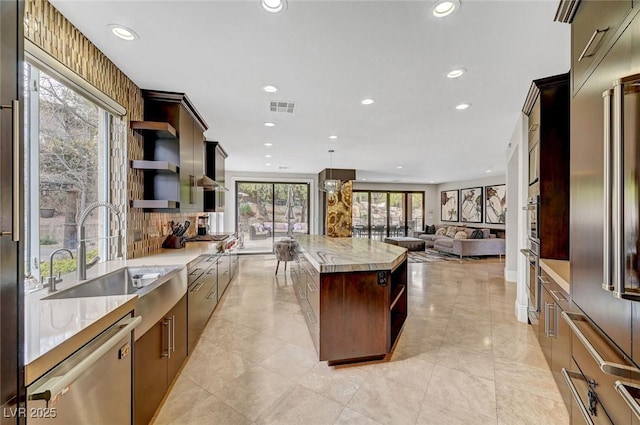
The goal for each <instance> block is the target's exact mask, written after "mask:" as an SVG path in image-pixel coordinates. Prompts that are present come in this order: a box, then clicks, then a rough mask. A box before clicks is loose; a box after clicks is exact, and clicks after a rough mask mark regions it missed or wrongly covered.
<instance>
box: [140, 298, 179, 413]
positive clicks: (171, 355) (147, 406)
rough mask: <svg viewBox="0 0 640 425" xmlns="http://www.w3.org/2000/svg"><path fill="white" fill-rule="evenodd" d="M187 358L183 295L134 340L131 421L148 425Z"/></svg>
mask: <svg viewBox="0 0 640 425" xmlns="http://www.w3.org/2000/svg"><path fill="white" fill-rule="evenodd" d="M186 357H187V297H186V295H185V296H184V297H182V299H180V301H178V302H177V303H176V305H175V306H174V307H173V308H172V309H171V310H170V311H168V312H167V314H165V315H164V317H163V318H162V319H161V320H159V321H158V322H157V323H156V324H155V325H154V326H153V327H152V328H151V329H149V330H148V331H147V332H146V333H145V334H144V335H143V336H142V337H140V339H138V340H137V341H136V342H135V348H134V369H133V423H134V425H147V424H148V423H149V422H150V421H151V418H152V417H153V415H154V413H155V411H156V409H157V408H158V406H159V405H160V402H161V401H162V399H163V397H164V395H165V393H166V392H167V389H168V388H169V386H170V385H171V383H172V382H173V378H174V377H175V376H176V374H177V372H178V370H179V369H180V367H181V366H182V363H183V362H184V360H185V359H186Z"/></svg>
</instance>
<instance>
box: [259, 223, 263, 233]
mask: <svg viewBox="0 0 640 425" xmlns="http://www.w3.org/2000/svg"><path fill="white" fill-rule="evenodd" d="M258 232H264V226H263V225H262V224H259V225H258Z"/></svg>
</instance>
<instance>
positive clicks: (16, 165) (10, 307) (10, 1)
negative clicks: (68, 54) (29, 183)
mask: <svg viewBox="0 0 640 425" xmlns="http://www.w3.org/2000/svg"><path fill="white" fill-rule="evenodd" d="M23 15H24V2H23V1H18V0H2V1H0V105H1V107H2V109H0V158H2V161H1V162H0V232H1V236H0V404H1V405H2V411H1V414H0V418H1V419H0V423H1V424H2V425H5V424H17V423H25V421H26V410H24V407H25V405H24V382H23V370H24V368H23V363H24V360H23V329H22V324H23V302H24V293H23V290H22V288H23V283H22V278H23V273H22V269H23V267H22V264H23V253H22V251H23V245H22V242H21V240H22V238H21V236H22V234H23V233H24V231H23V230H24V229H23V226H22V225H21V223H22V221H23V220H22V219H21V218H22V217H23V214H24V208H22V203H21V202H20V201H21V198H22V193H23V187H22V175H21V172H22V167H21V164H22V146H23V135H22V133H23V132H22V125H21V123H22V121H23V120H22V117H23V115H22V111H23V108H22V62H23V56H24V50H23V49H24V48H23V45H24V43H23Z"/></svg>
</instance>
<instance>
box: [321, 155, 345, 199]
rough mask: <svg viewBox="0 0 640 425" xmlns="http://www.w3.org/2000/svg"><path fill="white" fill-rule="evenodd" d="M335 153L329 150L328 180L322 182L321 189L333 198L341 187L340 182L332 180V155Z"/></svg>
mask: <svg viewBox="0 0 640 425" xmlns="http://www.w3.org/2000/svg"><path fill="white" fill-rule="evenodd" d="M334 152H335V151H334V150H333V149H329V178H328V179H327V180H325V181H324V184H323V186H322V187H323V189H324V191H325V192H327V193H328V194H329V196H333V195H334V193H336V192H337V191H339V190H340V187H342V182H341V181H340V180H337V179H333V178H332V177H333V153H334Z"/></svg>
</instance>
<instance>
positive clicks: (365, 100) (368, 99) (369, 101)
mask: <svg viewBox="0 0 640 425" xmlns="http://www.w3.org/2000/svg"><path fill="white" fill-rule="evenodd" d="M375 101H376V100H375V99H372V98H370V97H368V98H366V99H362V102H361V103H362V104H363V105H371V104H373V103H374V102H375Z"/></svg>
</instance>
